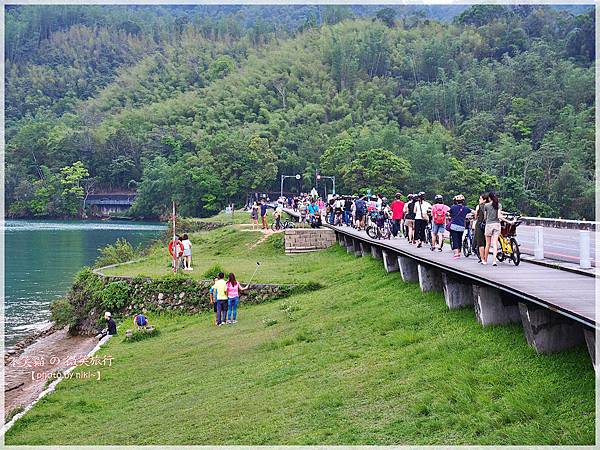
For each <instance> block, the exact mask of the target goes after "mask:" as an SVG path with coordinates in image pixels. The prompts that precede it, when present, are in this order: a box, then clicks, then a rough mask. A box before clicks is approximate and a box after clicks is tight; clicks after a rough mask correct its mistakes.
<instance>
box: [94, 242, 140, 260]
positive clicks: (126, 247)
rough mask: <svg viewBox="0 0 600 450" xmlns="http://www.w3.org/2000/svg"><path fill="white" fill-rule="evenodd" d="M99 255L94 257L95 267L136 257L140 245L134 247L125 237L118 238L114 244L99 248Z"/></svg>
mask: <svg viewBox="0 0 600 450" xmlns="http://www.w3.org/2000/svg"><path fill="white" fill-rule="evenodd" d="M98 251H99V252H100V256H98V258H97V259H96V262H95V263H94V265H95V266H96V267H104V266H109V265H111V264H119V263H124V262H127V261H131V260H133V259H135V258H138V257H140V256H141V254H142V250H141V247H138V248H134V247H133V245H131V244H130V243H129V242H128V241H127V240H126V239H122V238H119V239H117V241H116V242H115V243H114V244H108V245H105V246H104V247H102V248H99V249H98Z"/></svg>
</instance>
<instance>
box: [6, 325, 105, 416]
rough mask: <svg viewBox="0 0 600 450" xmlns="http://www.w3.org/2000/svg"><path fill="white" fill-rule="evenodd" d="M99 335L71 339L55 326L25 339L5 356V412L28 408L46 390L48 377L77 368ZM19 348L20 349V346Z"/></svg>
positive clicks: (64, 331)
mask: <svg viewBox="0 0 600 450" xmlns="http://www.w3.org/2000/svg"><path fill="white" fill-rule="evenodd" d="M97 342H98V339H97V338H96V337H95V336H71V335H69V333H68V327H59V326H57V325H55V324H54V323H53V324H52V325H51V326H49V327H48V328H47V329H45V330H42V331H39V332H37V333H35V334H33V335H30V336H28V337H27V338H25V339H23V340H21V341H20V342H18V343H17V344H16V345H15V348H13V349H11V350H9V351H8V352H5V355H4V413H5V417H8V414H9V413H10V412H11V411H12V410H14V409H15V408H17V407H19V408H26V407H28V406H29V405H31V404H32V403H33V402H34V401H35V400H36V399H37V398H38V396H39V395H40V394H41V393H42V392H43V391H44V389H45V388H46V386H47V382H48V380H52V378H49V377H48V376H49V375H50V374H52V373H55V372H64V371H66V370H68V369H69V368H71V367H73V366H75V365H76V363H75V361H76V359H77V357H78V356H81V355H87V354H88V353H89V352H90V351H91V350H92V349H93V348H94V346H95V345H96V344H97ZM17 346H18V347H19V348H16V347H17Z"/></svg>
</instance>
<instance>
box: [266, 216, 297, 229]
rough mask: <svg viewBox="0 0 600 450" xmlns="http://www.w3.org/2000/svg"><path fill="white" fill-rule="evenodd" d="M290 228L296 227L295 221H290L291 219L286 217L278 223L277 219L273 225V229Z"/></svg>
mask: <svg viewBox="0 0 600 450" xmlns="http://www.w3.org/2000/svg"><path fill="white" fill-rule="evenodd" d="M288 228H290V229H291V228H294V222H290V219H285V220H284V221H283V222H282V221H279V223H277V221H275V222H274V223H273V224H272V225H271V230H273V231H279V230H285V229H288Z"/></svg>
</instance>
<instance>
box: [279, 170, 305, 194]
mask: <svg viewBox="0 0 600 450" xmlns="http://www.w3.org/2000/svg"><path fill="white" fill-rule="evenodd" d="M286 178H295V179H296V180H299V179H300V178H302V177H301V176H300V174H296V175H281V194H280V195H279V196H280V197H283V180H285V179H286Z"/></svg>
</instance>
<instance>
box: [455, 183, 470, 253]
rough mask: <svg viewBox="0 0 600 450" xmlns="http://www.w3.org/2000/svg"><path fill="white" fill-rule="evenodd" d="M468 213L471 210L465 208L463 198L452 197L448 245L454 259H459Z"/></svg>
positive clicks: (458, 196)
mask: <svg viewBox="0 0 600 450" xmlns="http://www.w3.org/2000/svg"><path fill="white" fill-rule="evenodd" d="M470 213H471V209H470V208H469V207H468V206H465V196H464V195H462V194H459V195H457V196H456V197H454V205H452V207H451V208H450V245H451V246H452V250H453V251H454V259H459V258H460V247H461V245H462V238H463V233H464V231H465V219H466V218H467V215H468V214H470Z"/></svg>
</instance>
